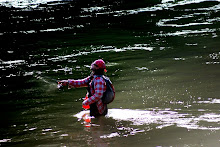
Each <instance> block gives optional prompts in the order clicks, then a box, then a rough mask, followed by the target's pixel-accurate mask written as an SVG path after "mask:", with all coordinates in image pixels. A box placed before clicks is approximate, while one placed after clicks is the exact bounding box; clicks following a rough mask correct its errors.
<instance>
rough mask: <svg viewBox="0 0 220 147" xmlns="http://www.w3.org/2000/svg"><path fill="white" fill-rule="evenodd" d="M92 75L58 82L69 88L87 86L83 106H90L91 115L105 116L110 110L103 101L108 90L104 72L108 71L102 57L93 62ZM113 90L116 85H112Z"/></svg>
mask: <svg viewBox="0 0 220 147" xmlns="http://www.w3.org/2000/svg"><path fill="white" fill-rule="evenodd" d="M91 71H92V73H91V75H90V76H88V77H87V78H84V79H80V80H72V79H68V80H62V81H59V82H58V84H61V85H62V86H68V87H69V88H75V87H76V88H77V87H87V90H88V92H87V95H86V98H85V99H84V101H83V103H82V104H83V107H90V116H94V117H98V116H105V115H106V114H107V112H108V108H107V104H106V103H103V101H102V97H103V95H104V93H105V91H106V88H107V86H106V81H105V76H104V73H105V72H107V71H106V66H105V62H104V61H103V60H102V59H98V60H95V61H94V62H93V63H92V64H91ZM112 88H113V91H114V87H113V86H112Z"/></svg>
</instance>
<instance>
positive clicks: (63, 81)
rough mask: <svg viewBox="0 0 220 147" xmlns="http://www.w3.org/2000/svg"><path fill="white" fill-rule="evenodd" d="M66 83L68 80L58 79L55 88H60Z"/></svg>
mask: <svg viewBox="0 0 220 147" xmlns="http://www.w3.org/2000/svg"><path fill="white" fill-rule="evenodd" d="M68 84H69V82H68V80H62V81H59V82H58V85H57V88H58V89H61V88H63V87H64V86H68Z"/></svg>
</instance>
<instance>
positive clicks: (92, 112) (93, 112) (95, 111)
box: [90, 103, 108, 117]
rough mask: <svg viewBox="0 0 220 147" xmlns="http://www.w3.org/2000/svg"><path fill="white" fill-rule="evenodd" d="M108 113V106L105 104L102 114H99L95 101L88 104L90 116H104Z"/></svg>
mask: <svg viewBox="0 0 220 147" xmlns="http://www.w3.org/2000/svg"><path fill="white" fill-rule="evenodd" d="M107 113H108V108H107V106H106V109H105V111H104V112H103V113H102V114H99V110H98V108H97V106H96V103H93V104H91V105H90V116H94V117H98V116H105V115H106V114H107Z"/></svg>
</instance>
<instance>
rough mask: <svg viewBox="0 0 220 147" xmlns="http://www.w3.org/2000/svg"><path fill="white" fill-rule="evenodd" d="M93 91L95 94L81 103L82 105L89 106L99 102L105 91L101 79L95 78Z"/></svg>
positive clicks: (104, 85)
mask: <svg viewBox="0 0 220 147" xmlns="http://www.w3.org/2000/svg"><path fill="white" fill-rule="evenodd" d="M94 91H95V93H94V94H93V95H92V96H91V97H89V98H88V99H87V100H85V101H84V102H83V104H84V105H91V104H92V103H95V102H97V101H99V100H101V98H102V96H103V93H104V92H105V91H106V84H105V80H104V79H103V78H101V77H97V78H96V79H95V80H94Z"/></svg>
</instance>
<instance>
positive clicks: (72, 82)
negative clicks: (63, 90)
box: [68, 76, 90, 88]
mask: <svg viewBox="0 0 220 147" xmlns="http://www.w3.org/2000/svg"><path fill="white" fill-rule="evenodd" d="M89 79H90V76H88V77H87V78H85V79H80V80H72V79H68V84H69V87H70V88H74V87H87V86H88V82H89Z"/></svg>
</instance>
